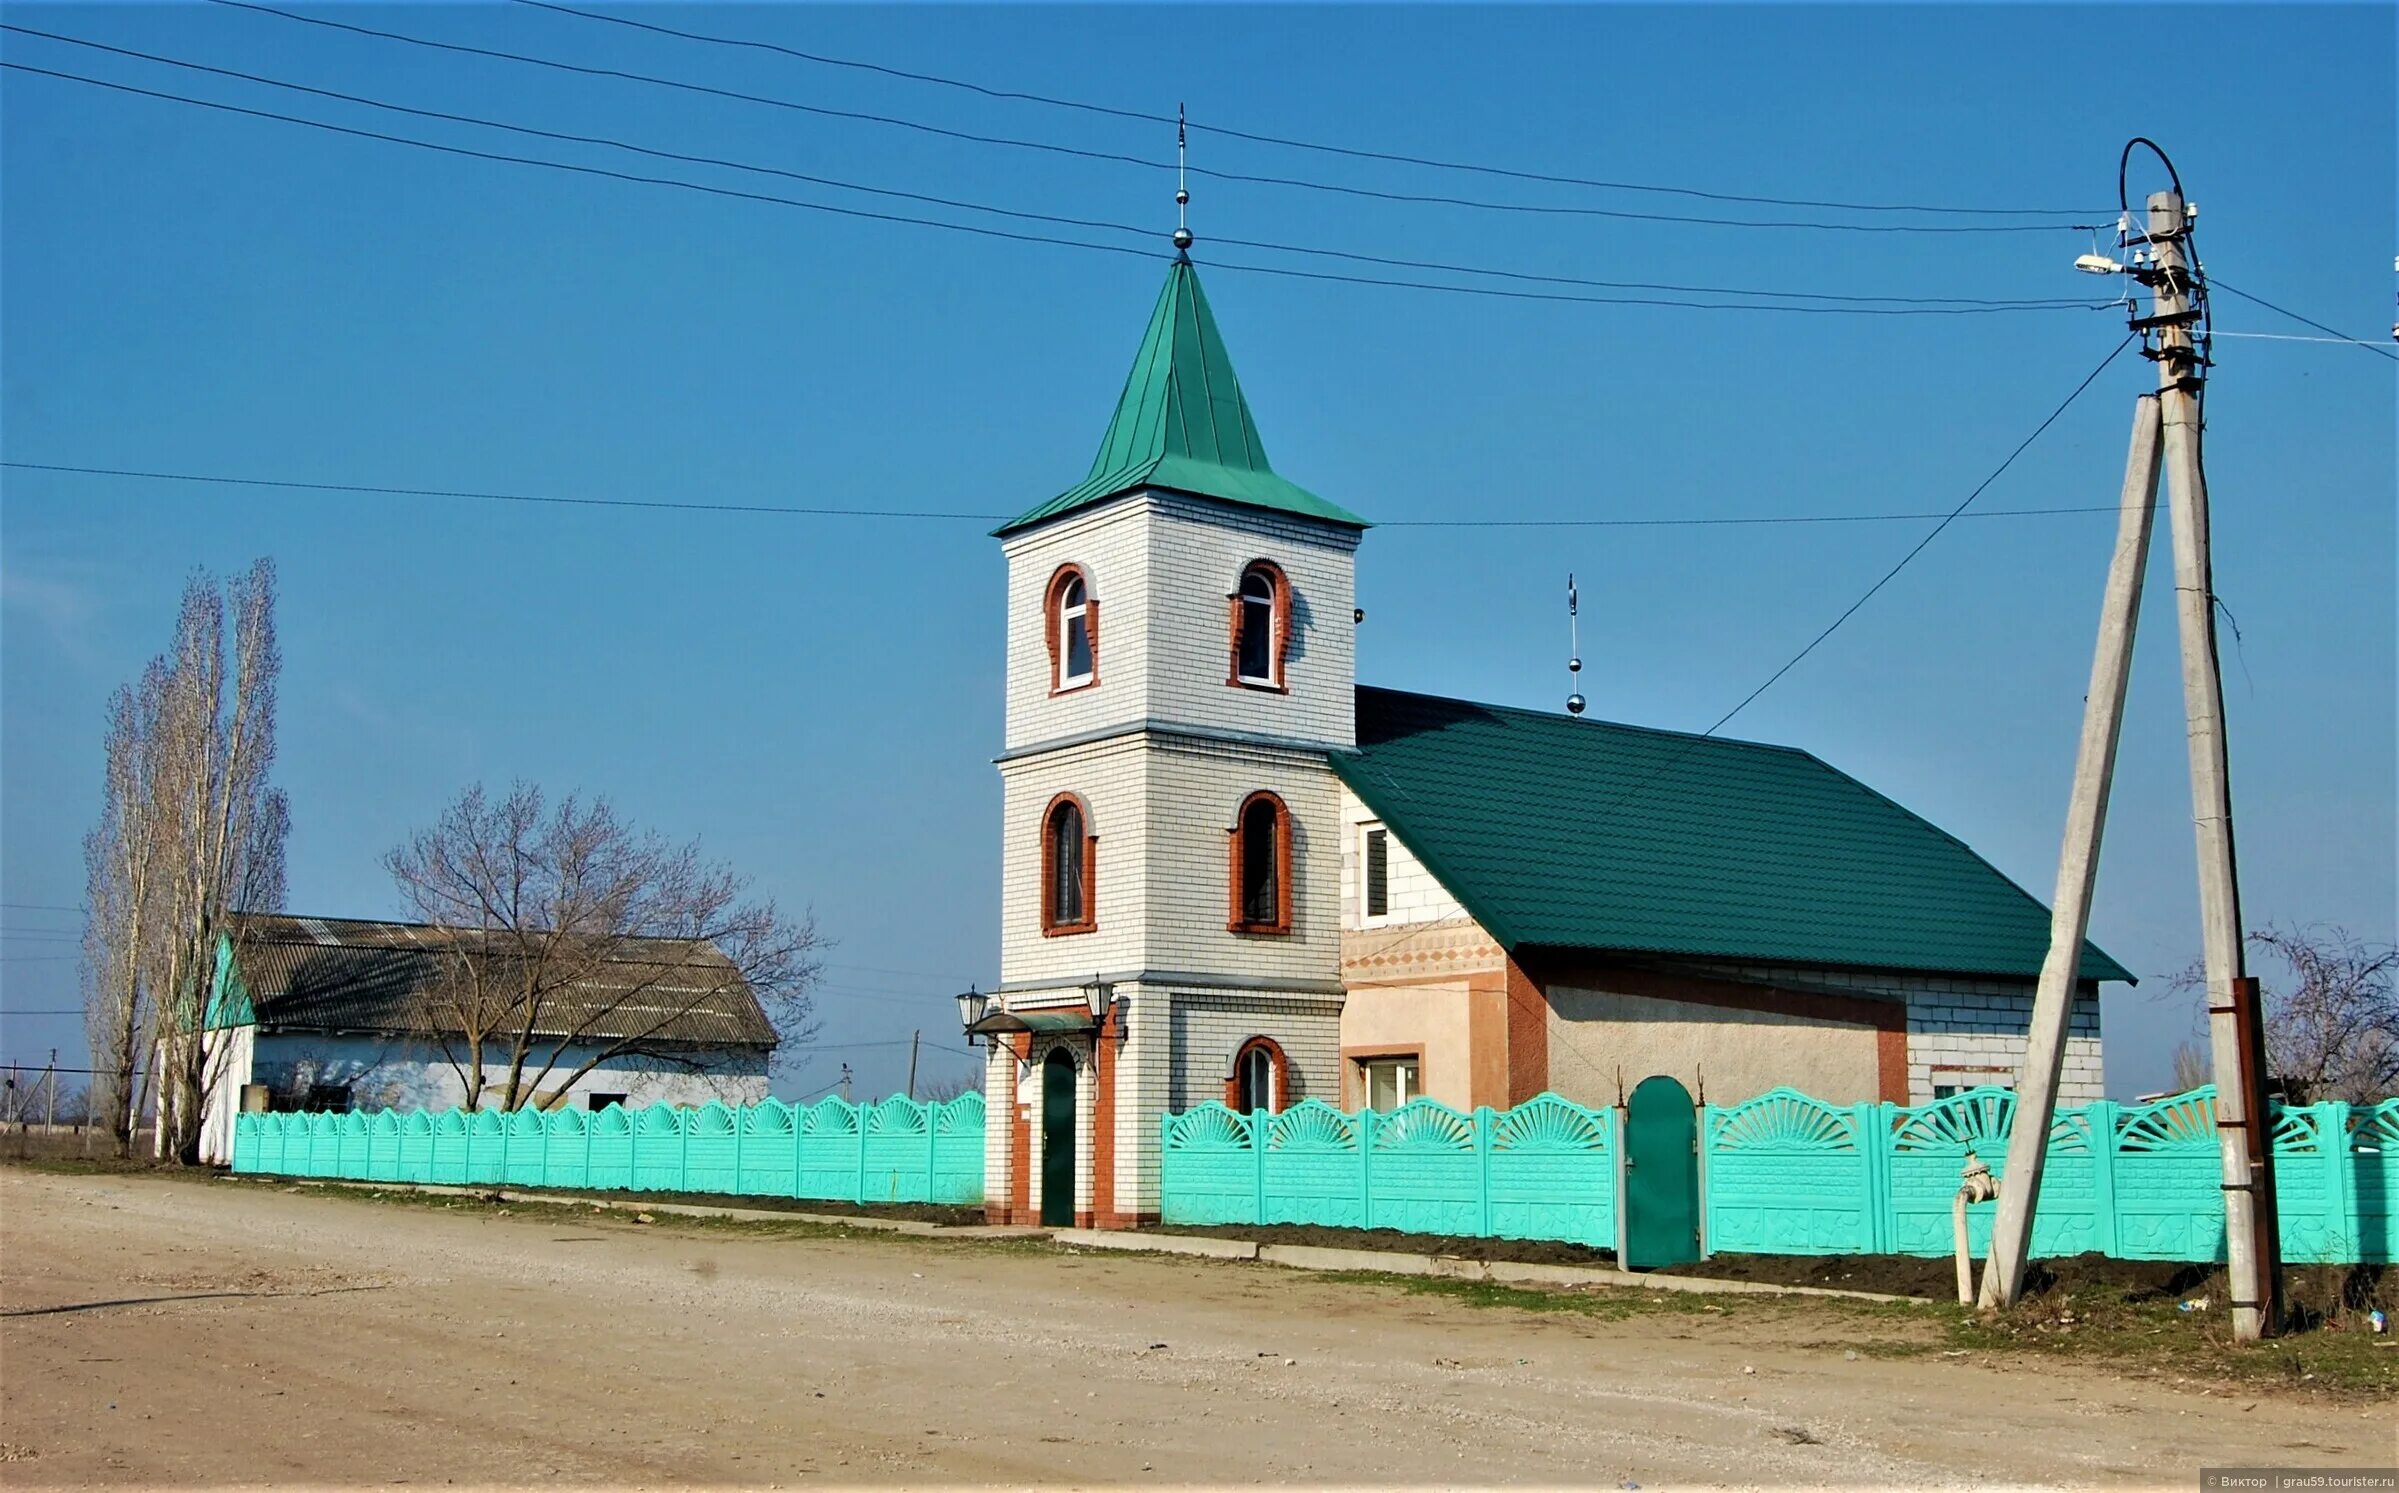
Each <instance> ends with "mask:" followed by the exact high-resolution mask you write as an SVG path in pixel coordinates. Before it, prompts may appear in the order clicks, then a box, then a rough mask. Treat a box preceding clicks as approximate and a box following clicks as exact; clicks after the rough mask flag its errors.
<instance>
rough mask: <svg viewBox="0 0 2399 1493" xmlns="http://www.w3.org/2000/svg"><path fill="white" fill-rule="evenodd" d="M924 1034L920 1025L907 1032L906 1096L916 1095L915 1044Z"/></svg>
mask: <svg viewBox="0 0 2399 1493" xmlns="http://www.w3.org/2000/svg"><path fill="white" fill-rule="evenodd" d="M924 1035H925V1033H924V1029H923V1028H922V1027H919V1028H918V1029H917V1030H915V1031H913V1032H910V1033H909V1034H908V1097H909V1098H910V1099H914V1098H915V1097H916V1044H917V1043H918V1042H919V1041H921V1040H923V1038H924Z"/></svg>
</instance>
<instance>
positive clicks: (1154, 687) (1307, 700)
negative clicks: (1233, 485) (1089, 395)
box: [1003, 493, 1358, 751]
mask: <svg viewBox="0 0 2399 1493" xmlns="http://www.w3.org/2000/svg"><path fill="white" fill-rule="evenodd" d="M1357 542H1358V535H1357V531H1355V530H1352V529H1344V528H1340V527H1337V526H1334V525H1329V524H1320V523H1315V522H1311V521H1309V520H1305V519H1285V518H1279V517H1277V516H1275V515H1273V514H1268V513H1264V512H1260V511H1257V510H1253V509H1240V508H1231V507H1227V506H1226V505H1223V504H1219V503H1210V502H1206V501H1203V500H1201V499H1197V498H1186V497H1182V496H1179V495H1176V494H1170V493H1137V494H1134V495H1132V496H1129V497H1125V498H1119V499H1116V500H1115V501H1113V502H1109V503H1106V504H1103V505H1101V506H1100V507H1098V508H1094V509H1089V510H1086V511H1084V512H1082V513H1078V514H1074V515H1072V516H1070V517H1067V518H1063V519H1060V520H1058V521H1057V522H1055V523H1052V524H1048V525H1045V526H1043V527H1041V528H1039V529H1035V530H1033V531H1031V532H1029V533H1025V534H1020V535H1017V536H1015V537H1013V538H1011V539H1009V540H1008V541H1007V543H1006V544H1005V546H1004V547H1003V548H1004V551H1005V553H1006V555H1007V557H1008V709H1007V745H1008V748H1009V750H1011V751H1013V750H1017V749H1020V748H1023V747H1027V746H1032V745H1036V744H1038V743H1041V742H1047V741H1056V740H1059V739H1061V738H1065V737H1073V736H1080V735H1084V734H1086V733H1089V732H1093V731H1099V730H1105V729H1108V728H1110V727H1129V726H1132V725H1134V724H1136V723H1138V722H1140V721H1142V720H1144V719H1148V720H1153V721H1159V722H1164V723H1168V724H1172V725H1179V726H1187V727H1193V728H1200V729H1209V730H1221V731H1236V732H1245V733H1249V734H1252V735H1259V736H1267V737H1272V738H1276V739H1280V740H1287V741H1302V742H1309V743H1315V744H1321V745H1327V746H1348V745H1351V744H1352V743H1354V741H1355V740H1356V714H1357V712H1356V708H1355V698H1354V689H1355V685H1356V662H1355V660H1356V626H1355V624H1354V623H1353V622H1352V621H1351V614H1352V612H1353V610H1354V608H1355V606H1356V604H1357V586H1356V574H1355V560H1356V550H1357ZM1253 560H1271V561H1273V562H1274V563H1275V564H1276V565H1278V566H1280V567H1282V570H1283V573H1284V574H1285V575H1286V576H1287V577H1288V578H1289V579H1290V582H1291V592H1292V634H1291V646H1290V649H1289V651H1288V653H1287V654H1286V656H1285V665H1284V683H1285V685H1286V686H1287V689H1286V690H1285V691H1284V692H1282V693H1276V692H1273V691H1267V690H1253V689H1240V688H1236V687H1234V686H1232V685H1228V684H1226V683H1225V674H1226V670H1227V666H1228V664H1229V663H1230V658H1231V652H1230V649H1231V638H1230V635H1229V614H1228V610H1227V604H1226V600H1225V598H1226V597H1227V596H1228V595H1229V594H1230V593H1231V592H1232V590H1233V588H1234V587H1235V586H1237V585H1238V584H1239V583H1240V580H1241V572H1242V569H1243V568H1244V567H1245V566H1247V565H1248V564H1249V563H1250V562H1251V561H1253ZM1067 564H1076V565H1080V566H1082V567H1083V569H1084V572H1085V573H1086V574H1087V575H1089V576H1090V578H1091V589H1092V595H1093V596H1095V597H1096V598H1097V599H1098V600H1099V603H1100V627H1099V682H1098V683H1096V684H1094V685H1091V686H1089V687H1087V688H1083V689H1077V690H1070V691H1068V692H1067V693H1065V694H1063V695H1059V696H1057V697H1055V698H1052V697H1051V695H1050V681H1051V673H1050V658H1049V644H1048V631H1047V626H1046V622H1045V619H1044V617H1043V614H1042V598H1043V594H1044V593H1045V592H1046V591H1047V589H1048V587H1049V582H1050V577H1051V576H1053V575H1055V574H1056V573H1057V571H1058V568H1059V567H1060V566H1061V565H1067Z"/></svg>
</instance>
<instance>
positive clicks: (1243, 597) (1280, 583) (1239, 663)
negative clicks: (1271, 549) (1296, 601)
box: [1232, 560, 1291, 689]
mask: <svg viewBox="0 0 2399 1493" xmlns="http://www.w3.org/2000/svg"><path fill="white" fill-rule="evenodd" d="M1290 605H1291V588H1290V585H1289V583H1288V582H1286V581H1285V580H1284V579H1283V572H1282V571H1281V570H1280V569H1278V568H1277V567H1276V566H1275V565H1273V564H1272V563H1271V562H1269V561H1265V560H1260V561H1258V562H1256V563H1255V564H1253V565H1251V566H1250V567H1249V568H1248V569H1246V570H1244V571H1242V572H1241V584H1240V585H1239V586H1238V587H1236V588H1235V589H1234V591H1233V679H1232V682H1233V683H1235V684H1246V685H1250V686H1253V687H1256V688H1262V689H1281V688H1282V687H1283V647H1284V644H1285V642H1286V641H1287V640H1288V638H1289V635H1290V629H1291V619H1290V617H1289V616H1288V615H1287V613H1288V611H1289V608H1290Z"/></svg>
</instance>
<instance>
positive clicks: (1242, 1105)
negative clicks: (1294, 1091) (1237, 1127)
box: [1224, 1037, 1289, 1115]
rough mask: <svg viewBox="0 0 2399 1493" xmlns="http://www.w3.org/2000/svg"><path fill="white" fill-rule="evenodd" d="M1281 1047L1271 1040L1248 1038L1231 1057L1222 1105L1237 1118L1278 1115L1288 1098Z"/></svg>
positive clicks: (1269, 1038) (1266, 1038) (1268, 1038)
mask: <svg viewBox="0 0 2399 1493" xmlns="http://www.w3.org/2000/svg"><path fill="white" fill-rule="evenodd" d="M1288 1095H1289V1090H1288V1088H1287V1087H1286V1083H1285V1059H1284V1057H1283V1049H1282V1047H1281V1046H1280V1045H1279V1044H1278V1043H1276V1041H1275V1040H1274V1039H1273V1038H1272V1037H1252V1038H1250V1039H1249V1040H1248V1041H1247V1042H1244V1043H1242V1044H1241V1047H1240V1049H1239V1050H1238V1051H1236V1052H1235V1053H1234V1054H1233V1076H1232V1077H1231V1078H1228V1079H1226V1080H1225V1099H1224V1102H1225V1103H1226V1105H1227V1106H1229V1107H1230V1108H1231V1109H1232V1110H1233V1111H1234V1112H1235V1113H1237V1114H1245V1115H1247V1114H1257V1113H1260V1112H1264V1113H1266V1114H1278V1113H1280V1112H1281V1111H1282V1108H1283V1105H1284V1103H1285V1102H1286V1099H1287V1098H1288Z"/></svg>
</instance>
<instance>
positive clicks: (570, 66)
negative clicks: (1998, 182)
mask: <svg viewBox="0 0 2399 1493" xmlns="http://www.w3.org/2000/svg"><path fill="white" fill-rule="evenodd" d="M210 3H211V4H215V5H224V6H229V7H231V8H233V9H236V10H247V11H255V12H257V13H258V14H260V15H269V16H275V17H277V18H279V19H282V20H286V21H296V22H299V23H301V24H303V25H309V26H323V27H328V28H330V29H332V30H336V31H347V32H351V33H353V34H355V35H359V36H366V37H372V38H374V39H377V40H381V41H395V42H401V43H404V44H406V45H409V46H417V47H429V48H433V49H435V50H437V51H444V52H456V53H461V54H463V55H466V56H472V57H485V58H490V59H494V60H497V61H505V62H518V63H523V64H526V65H528V66H532V67H546V68H552V69H555V70H558V71H561V72H569V73H576V74H580V75H582V76H585V77H595V78H613V79H616V80H618V81H621V82H629V83H642V84H647V85H650V86H652V87H658V88H672V89H677V90H680V91H682V92H686V93H697V94H704V95H707V96H709V97H713V98H722V99H731V100H735V101H737V102H741V103H752V104H762V105H765V106H767V107H769V108H775V109H788V110H795V111H797V112H799V113H803V114H812V115H817V116H819V117H822V118H828V119H846V120H849V121H852V122H854V123H862V124H878V125H885V126H889V127H891V128H895V129H905V130H914V131H918V132H920V133H923V134H928V135H937V136H941V137H943V138H945V139H952V140H960V141H964V142H967V143H970V144H976V145H997V146H1003V147H1006V148H1008V149H1013V150H1032V151H1041V152H1046V153H1049V154H1053V155H1062V156H1070V157H1075V158H1078V159H1082V160H1092V161H1103V162H1109V163H1112V164H1118V165H1128V166H1137V167H1140V168H1142V169H1143V170H1148V171H1160V170H1166V169H1168V168H1167V167H1166V165H1165V163H1163V162H1160V161H1152V160H1147V159H1144V158H1142V157H1140V156H1131V155H1125V154H1123V153H1121V152H1117V151H1106V150H1088V149H1085V148H1083V147H1081V146H1074V145H1060V144H1058V143H1056V142H1055V141H1048V140H1024V139H1019V138H1016V137H1014V136H1007V135H984V134H978V133H976V132H974V131H971V130H956V129H950V128H947V127H945V126H942V125H935V124H928V123H926V122H925V121H923V120H918V119H909V118H906V117H904V116H900V115H892V114H876V113H872V112H868V111H864V110H857V109H835V108H830V107H828V106H825V105H822V104H803V103H800V102H799V101H797V100H795V99H787V98H775V97H773V96H771V95H767V94H759V93H745V92H743V91H741V90H739V89H734V88H718V87H715V86H712V85H710V84H706V83H693V82H690V81H687V80H685V79H681V78H662V77H659V76H657V75H655V74H652V73H636V72H629V71H627V70H625V69H622V68H611V67H590V66H586V65H584V64H582V63H575V62H565V61H561V60H560V59H558V58H555V57H540V56H534V55H531V54H529V53H524V52H510V51H506V50H502V49H500V48H495V47H478V46H471V45H468V44H467V43H465V42H451V41H437V40H435V39H433V38H431V37H424V36H412V35H409V34H408V33H406V32H401V31H386V30H382V29H380V28H378V27H373V26H360V25H355V24H353V23H351V22H348V21H336V20H333V19H331V18H330V17H327V16H311V15H303V14H300V13H299V12H297V11H289V10H281V9H278V8H276V7H275V6H271V5H260V4H256V3H253V0H210ZM1190 170H1191V174H1192V175H1194V176H1204V177H1208V178H1211V179H1213V180H1217V181H1235V182H1244V183H1248V184H1251V185H1256V186H1276V187H1290V188H1295V189H1299V190H1304V191H1315V192H1332V193H1337V194H1340V195H1343V196H1350V197H1368V198H1375V199H1378V200H1382V201H1388V202H1408V203H1417V204H1424V205H1434V206H1445V207H1461V208H1472V209H1476V210H1478V211H1484V212H1508V213H1534V214H1542V215H1553V216H1567V217H1592V218H1611V219H1618V220H1623V221H1631V222H1646V223H1675V224H1685V225H1693V226H1700V227H1714V228H1767V229H1808V230H1817V231H1822V232H1828V233H1936V234H1957V233H2054V232H2057V231H2059V230H2060V229H2063V228H2069V227H2071V228H2075V229H2082V228H2087V227H2089V226H2090V225H2088V224H2080V223H2077V224H1970V225H1954V224H1918V223H1822V222H1815V221H1808V220H1776V221H1758V220H1753V219H1746V218H1706V217H1696V216H1691V215H1685V214H1672V213H1639V212H1627V211H1623V210H1621V209H1617V208H1605V207H1574V206H1562V205H1556V204H1537V203H1524V202H1492V201H1486V200H1483V199H1478V198H1469V197H1450V196H1442V195H1438V194H1431V193H1413V192H1391V191H1384V190H1380V189H1377V188H1370V187H1357V186H1347V185H1343V184H1339V183H1335V182H1324V181H1313V180H1308V179H1305V178H1298V177H1283V176H1262V175H1257V174H1254V173H1248V172H1240V171H1223V170H1216V169H1205V168H1201V167H1197V166H1194V167H1191V168H1190Z"/></svg>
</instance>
